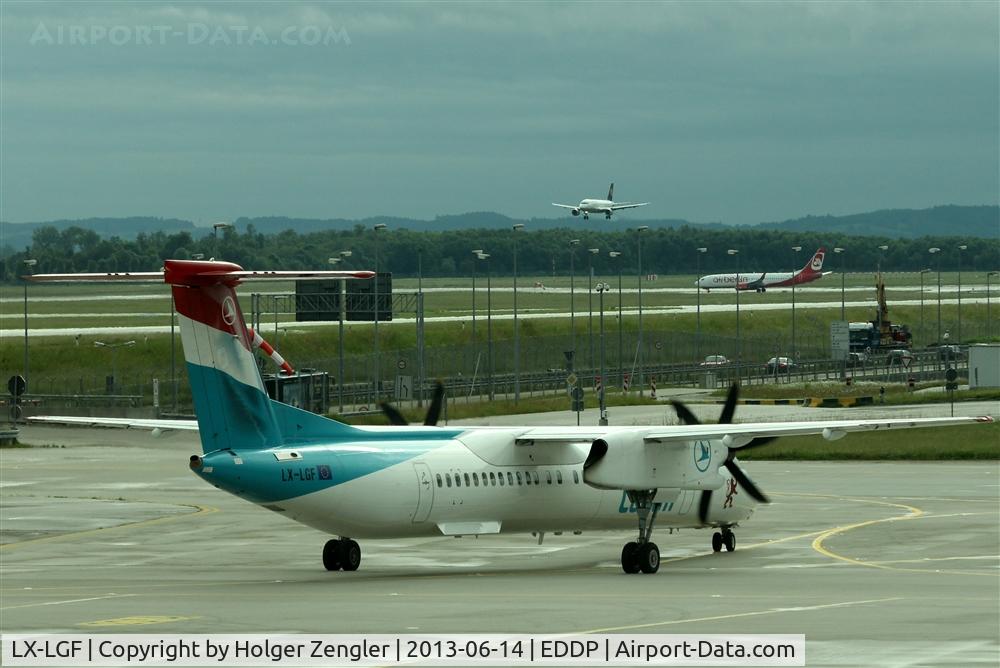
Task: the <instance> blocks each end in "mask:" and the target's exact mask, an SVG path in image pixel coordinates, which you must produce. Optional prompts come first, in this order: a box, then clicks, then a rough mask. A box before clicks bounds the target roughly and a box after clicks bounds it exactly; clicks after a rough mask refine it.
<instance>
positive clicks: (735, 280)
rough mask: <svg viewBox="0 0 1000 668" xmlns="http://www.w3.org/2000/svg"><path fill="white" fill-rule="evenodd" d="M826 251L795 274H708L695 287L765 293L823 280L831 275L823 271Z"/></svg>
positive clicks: (774, 272)
mask: <svg viewBox="0 0 1000 668" xmlns="http://www.w3.org/2000/svg"><path fill="white" fill-rule="evenodd" d="M825 255H826V250H825V249H823V248H820V249H819V250H817V251H816V252H815V253H814V254H813V256H812V258H811V259H810V260H809V261H808V262H806V266H804V267H802V268H801V269H799V270H798V271H796V272H790V271H785V272H780V271H772V272H764V273H760V272H742V271H741V272H740V273H739V275H736V274H710V275H709V276H702V277H701V278H699V279H698V280H697V281H696V282H695V285H697V286H698V287H699V288H704V289H705V291H706V292H708V291H710V290H712V289H714V288H735V289H737V290H756V291H757V292H766V291H767V289H768V288H787V287H789V286H791V285H793V284H794V285H802V284H803V283H810V282H812V281H815V280H818V279H820V278H823V277H824V276H826V275H827V274H830V273H833V272H829V271H823V258H824V257H825Z"/></svg>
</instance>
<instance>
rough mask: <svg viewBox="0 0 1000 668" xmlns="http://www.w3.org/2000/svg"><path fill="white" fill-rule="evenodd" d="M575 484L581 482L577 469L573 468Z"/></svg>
mask: <svg viewBox="0 0 1000 668" xmlns="http://www.w3.org/2000/svg"><path fill="white" fill-rule="evenodd" d="M573 484H574V485H579V484H580V476H578V475H577V474H576V469H573Z"/></svg>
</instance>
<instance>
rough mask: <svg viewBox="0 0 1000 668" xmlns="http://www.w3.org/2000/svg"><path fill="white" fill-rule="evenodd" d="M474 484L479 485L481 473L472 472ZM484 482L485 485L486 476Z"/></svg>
mask: <svg viewBox="0 0 1000 668" xmlns="http://www.w3.org/2000/svg"><path fill="white" fill-rule="evenodd" d="M483 475H485V474H483ZM472 484H473V485H475V486H476V487H479V474H478V473H473V474H472ZM483 484H484V485H485V484H486V478H483Z"/></svg>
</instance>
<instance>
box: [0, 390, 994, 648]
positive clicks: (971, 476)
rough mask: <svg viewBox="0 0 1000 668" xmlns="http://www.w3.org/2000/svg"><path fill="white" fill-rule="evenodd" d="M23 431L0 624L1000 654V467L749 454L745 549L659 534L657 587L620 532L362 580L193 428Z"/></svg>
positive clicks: (448, 544)
mask: <svg viewBox="0 0 1000 668" xmlns="http://www.w3.org/2000/svg"><path fill="white" fill-rule="evenodd" d="M702 408H703V410H706V411H711V410H718V407H711V406H705V407H702ZM745 408H751V407H745ZM752 408H754V409H755V414H754V415H753V417H756V418H757V419H762V418H764V417H765V415H764V414H763V412H764V409H767V410H770V411H771V412H772V413H771V414H769V415H767V416H766V417H770V418H771V419H781V418H779V417H778V416H779V414H780V413H779V412H780V411H786V412H787V411H789V410H791V409H790V408H789V407H752ZM647 410H651V411H659V412H658V413H650V416H649V417H648V418H643V417H642V416H641V415H639V414H636V416H633V419H636V420H642V419H649V420H657V419H659V417H658V416H659V414H660V413H662V408H659V407H653V408H652V409H647ZM798 410H812V411H816V410H817V409H795V412H796V413H797V412H798ZM914 410H920V411H923V410H926V409H925V408H924V407H920V409H914ZM756 411H761V412H760V413H757V412H756ZM987 412H995V411H987ZM836 414H838V415H844V413H843V412H842V411H836ZM817 415H819V414H818V413H817ZM524 417H527V416H522V418H524ZM789 417H791V416H787V417H785V419H788V418H789ZM797 418H798V419H801V416H797ZM549 423H550V424H553V423H554V422H551V421H550V422H549ZM972 428H973V429H974V427H972ZM22 440H23V441H25V442H27V443H31V444H34V445H35V446H37V447H32V448H23V449H5V450H2V451H0V457H2V475H0V500H2V506H3V508H2V527H0V540H2V542H3V543H4V544H3V546H2V547H0V572H2V585H0V595H2V596H0V598H2V600H0V613H2V619H3V629H2V630H3V632H4V633H14V632H78V633H79V632H103V633H112V632H124V633H142V632H155V633H206V632H211V633H251V632H260V633H264V632H293V633H296V632H300V633H594V632H609V633H628V634H643V633H681V634H683V633H713V634H714V633H718V634H737V633H741V634H746V633H751V634H757V633H761V634H767V633H791V634H798V633H801V634H805V636H806V651H807V662H808V665H810V666H863V665H880V666H972V665H989V666H993V665H996V658H997V656H998V652H1000V643H998V629H1000V549H998V548H1000V528H998V527H1000V486H998V482H1000V480H998V474H1000V465H998V462H995V461H992V462H981V463H954V462H949V463H879V462H865V463H829V462H816V463H812V462H791V463H790V462H753V463H751V464H749V465H747V468H748V469H749V471H750V473H751V474H752V475H753V476H754V479H755V480H756V481H757V482H758V483H759V484H760V485H762V486H763V487H764V489H766V490H767V491H768V492H769V493H770V494H771V495H772V500H773V503H772V504H771V505H769V506H765V507H762V508H760V509H758V511H757V513H756V514H755V516H754V517H753V518H752V519H751V520H750V521H749V522H747V523H745V525H744V526H742V527H739V528H738V529H736V535H737V538H738V545H737V550H736V551H735V552H732V553H726V552H722V553H718V554H715V553H713V552H712V550H711V547H710V545H709V542H710V540H709V539H710V531H707V530H683V531H680V532H677V533H674V534H672V535H670V534H668V533H666V532H655V533H654V539H655V540H656V542H657V543H658V545H659V546H660V548H661V550H662V553H663V565H662V567H661V569H660V572H659V573H658V574H656V575H651V576H650V575H625V574H623V573H622V572H621V567H620V565H619V560H618V555H619V552H620V550H621V546H622V544H623V543H624V542H625V541H627V540H629V539H630V537H631V536H630V534H629V533H626V532H621V533H619V532H607V533H604V532H598V533H591V534H584V535H581V536H572V535H562V536H553V535H547V536H546V537H545V540H544V542H543V543H542V545H538V543H537V540H536V539H534V538H532V537H531V536H528V535H524V536H499V537H489V538H481V539H473V538H464V539H455V538H445V537H440V538H421V539H406V540H382V541H364V542H363V543H362V549H363V550H364V560H363V563H362V566H361V569H360V570H359V571H357V572H355V573H343V572H336V573H328V572H326V571H324V570H323V568H322V565H321V563H320V549H321V547H322V544H323V542H324V540H325V539H326V538H325V537H324V536H323V535H321V534H319V533H317V532H316V531H314V530H312V529H309V528H306V527H302V526H299V525H297V524H295V523H293V522H289V521H287V520H284V519H283V518H281V517H280V516H278V515H276V514H274V513H270V512H267V511H265V510H263V509H261V508H257V507H255V506H253V505H251V504H248V503H246V502H243V501H240V500H239V499H237V498H234V497H232V496H230V495H228V494H226V493H224V492H221V491H218V490H216V489H213V488H211V487H209V486H207V485H205V484H204V483H203V482H201V481H200V480H198V479H197V478H196V477H195V476H193V475H192V474H191V473H190V472H189V471H188V468H187V458H188V455H190V454H191V453H193V452H197V451H199V450H200V448H199V446H198V445H197V441H196V437H195V436H194V435H186V434H177V435H173V436H168V437H161V438H152V437H151V436H149V435H148V434H145V433H141V432H132V431H123V430H110V429H77V428H72V429H70V428H59V427H42V426H31V427H27V428H25V430H24V431H23V434H22ZM46 446H47V447H46Z"/></svg>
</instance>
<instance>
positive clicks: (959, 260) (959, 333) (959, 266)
mask: <svg viewBox="0 0 1000 668" xmlns="http://www.w3.org/2000/svg"><path fill="white" fill-rule="evenodd" d="M966 249H968V246H967V245H965V244H962V245H961V246H959V247H958V345H962V251H964V250H966Z"/></svg>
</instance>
